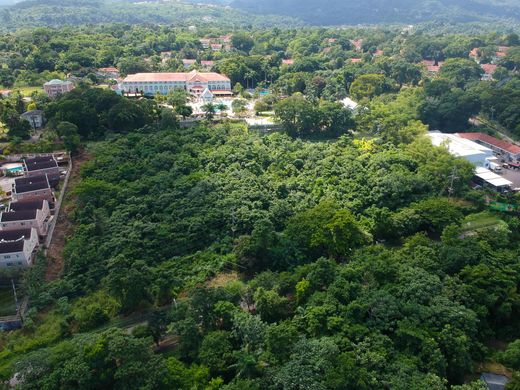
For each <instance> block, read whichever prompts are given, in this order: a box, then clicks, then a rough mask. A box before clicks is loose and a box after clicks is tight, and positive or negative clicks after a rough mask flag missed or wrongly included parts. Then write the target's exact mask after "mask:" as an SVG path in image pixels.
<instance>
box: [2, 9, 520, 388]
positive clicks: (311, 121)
mask: <svg viewBox="0 0 520 390" xmlns="http://www.w3.org/2000/svg"><path fill="white" fill-rule="evenodd" d="M37 4H40V3H39V2H33V3H30V4H29V3H25V5H24V4H23V3H22V4H21V5H20V6H19V8H18V9H20V10H23V9H24V7H26V8H25V9H26V10H28V11H27V12H32V11H30V10H31V9H32V7H33V6H34V5H37ZM82 4H83V5H86V6H87V7H90V6H91V5H92V4H93V3H92V2H90V1H85V2H84V3H82ZM40 5H41V4H40ZM164 5H165V4H151V5H145V6H150V7H155V6H157V7H162V6H164ZM174 5H178V6H179V7H184V5H182V4H177V3H175V4H174ZM46 6H49V5H48V4H47V5H46ZM132 6H133V5H132ZM135 6H139V5H137V4H136V5H135ZM190 7H191V6H190ZM190 9H193V8H190ZM21 12H22V11H21ZM23 12H25V11H23ZM102 12H103V11H101V13H100V14H101V15H102ZM190 12H191V11H190ZM216 12H217V11H216ZM218 12H220V11H218ZM230 12H235V11H230ZM42 15H43V14H42ZM471 31H473V30H471ZM227 34H229V35H231V37H230V40H231V45H232V46H233V48H230V49H229V50H223V51H213V50H211V48H204V46H203V45H202V43H201V42H200V39H201V38H205V37H210V38H212V39H221V37H222V36H224V35H227ZM356 44H358V45H360V47H359V48H356V46H355V45H356ZM504 47H507V50H506V49H504ZM475 48H477V49H478V50H477V52H478V56H479V58H478V59H477V60H478V61H479V62H480V64H479V63H477V61H476V60H475V59H473V58H470V57H469V53H470V51H473V49H475ZM501 48H502V49H501ZM499 50H504V51H502V52H499ZM519 50H520V38H519V37H518V35H517V34H514V33H487V32H485V31H478V32H477V33H475V32H471V33H469V32H467V31H466V30H464V31H459V32H457V33H446V34H442V33H437V32H436V31H435V30H433V29H432V28H429V29H423V27H421V28H419V29H411V30H409V31H403V28H402V27H377V28H375V27H374V28H341V29H324V28H323V29H321V28H300V29H289V28H284V29H280V28H273V29H264V28H256V27H251V28H247V29H239V28H235V29H233V28H229V29H228V28H224V27H222V28H217V27H213V26H211V25H209V26H206V27H201V28H198V29H196V30H195V29H189V28H183V27H172V26H169V25H133V24H132V23H127V24H109V25H90V26H75V27H73V26H65V27H60V28H48V27H45V28H31V29H19V30H17V31H13V32H9V33H5V34H2V35H1V36H0V56H1V58H2V66H1V68H0V84H1V86H2V89H4V88H6V89H11V90H12V93H11V94H10V96H8V97H5V98H1V99H0V122H1V125H2V126H4V127H5V129H6V132H5V134H3V136H4V137H5V140H6V141H7V142H8V143H6V145H4V147H3V149H4V153H6V154H7V153H8V152H9V151H10V150H20V149H21V148H23V147H25V148H27V149H25V150H30V151H41V150H53V148H54V147H56V145H58V147H61V146H62V145H63V147H65V148H66V149H67V150H69V151H71V153H73V156H74V159H75V164H76V162H77V165H75V166H76V167H81V169H79V172H78V174H77V175H76V173H75V174H74V175H73V177H72V181H71V187H70V188H69V190H68V191H67V193H66V203H65V205H64V208H63V210H65V212H66V214H64V215H62V217H66V224H67V226H68V227H69V228H70V231H69V233H68V235H67V239H66V243H65V247H64V249H63V262H64V264H63V269H62V272H61V273H60V274H59V277H58V278H49V277H48V273H47V267H48V265H49V264H50V263H48V262H50V260H49V259H46V258H45V257H44V256H40V257H39V258H38V261H36V263H35V265H34V266H33V267H32V268H30V269H28V270H27V272H25V273H24V274H23V276H22V277H21V283H20V285H19V293H20V294H21V295H27V296H29V298H30V310H29V312H28V313H27V316H26V318H25V320H24V325H23V328H22V329H20V330H17V331H13V332H2V333H0V378H1V379H2V380H8V379H9V378H12V377H13V375H14V374H15V373H16V374H17V375H16V377H15V378H16V379H17V380H19V381H20V386H19V387H20V388H21V389H57V388H64V389H69V388H74V389H107V388H113V389H134V388H135V389H143V388H146V389H181V390H193V389H204V390H208V389H215V390H216V389H223V390H232V389H234V390H242V389H253V390H254V389H258V390H260V389H262V390H263V389H267V390H285V389H289V390H345V389H346V390H349V389H353V390H354V389H356V390H358V389H361V390H364V389H367V390H368V389H370V390H372V389H376V390H379V389H381V390H384V389H398V390H400V389H402V390H408V389H425V388H430V389H433V390H445V389H450V390H476V389H479V390H480V389H482V385H481V384H479V383H476V382H475V383H472V382H473V380H474V379H475V374H476V372H477V371H478V372H480V371H481V370H482V367H483V366H485V367H494V368H496V367H499V368H500V369H502V370H504V371H505V372H506V373H508V374H510V375H511V376H512V378H513V380H512V382H511V385H510V387H509V388H510V389H515V388H518V386H519V383H520V374H519V372H520V323H519V319H520V296H519V293H518V291H519V290H518V288H519V285H520V263H519V253H520V219H519V218H518V216H517V215H515V214H509V213H499V212H494V211H490V209H489V205H488V202H487V201H488V200H490V199H493V200H497V201H500V202H503V203H507V204H511V205H512V206H518V205H519V204H520V198H519V195H518V194H516V195H515V194H513V193H508V194H504V195H498V194H495V193H492V192H488V191H486V190H483V189H480V190H478V189H473V187H472V186H471V179H472V176H473V170H474V167H473V166H472V165H471V164H470V163H468V162H467V161H465V160H464V159H459V158H455V157H453V156H452V155H451V154H450V153H448V151H447V150H446V148H444V147H440V148H438V147H433V146H432V145H431V143H430V141H429V139H428V137H427V136H426V132H427V131H428V130H429V129H440V130H443V131H448V132H460V131H465V130H468V129H469V127H470V126H471V123H470V119H472V118H473V119H475V118H480V120H482V121H486V122H489V123H490V125H489V126H493V127H492V128H491V127H489V128H488V127H485V126H482V127H481V129H480V130H481V131H487V132H496V131H497V130H496V129H497V128H498V129H499V130H500V131H504V132H506V131H507V133H508V134H509V135H510V136H512V137H519V136H520V116H519V114H518V113H519V112H520V110H519V102H520V100H519V98H518V97H519V96H520V81H519V73H518V69H520V55H519V53H520V51H519ZM497 53H502V54H501V56H500V58H499V56H498V55H497ZM183 59H195V60H197V63H196V64H195V65H193V66H190V68H186V67H185V65H184V64H183V62H182V60H183ZM287 59H292V60H293V61H292V62H289V63H287V62H286V63H285V64H284V63H283V60H287ZM207 60H210V61H213V65H212V68H211V70H213V71H216V72H220V73H222V74H225V75H227V76H228V77H229V78H230V79H231V81H232V85H233V90H234V92H235V93H236V95H240V98H238V99H236V100H235V101H234V102H233V104H232V107H233V109H236V110H237V111H243V110H246V108H245V107H246V106H247V105H249V104H250V103H251V104H250V105H251V106H252V105H254V108H253V109H251V110H250V113H249V114H250V115H251V116H254V117H258V116H260V115H269V116H272V118H274V120H275V121H276V122H277V123H276V124H277V125H278V127H279V128H280V131H277V132H272V133H267V134H264V133H257V132H255V131H253V130H250V129H248V127H247V126H246V124H245V123H244V122H243V121H242V120H241V119H240V117H234V118H233V119H229V118H228V117H226V116H222V115H221V116H219V117H218V118H215V116H216V108H215V107H214V106H210V108H211V110H210V109H208V110H207V112H205V120H203V121H201V122H198V123H197V124H193V125H192V126H190V127H184V126H181V121H184V120H185V119H186V118H189V117H190V116H191V115H192V109H191V107H190V106H188V100H189V99H188V96H187V94H186V93H185V92H179V91H176V92H171V93H169V94H167V95H164V96H163V95H156V96H148V97H144V96H137V97H134V96H132V97H128V96H124V95H121V94H117V93H116V92H114V90H112V87H114V86H115V84H116V82H115V81H114V80H113V79H110V78H108V77H106V76H103V75H102V74H100V72H99V69H98V68H101V67H111V66H116V67H117V68H118V69H119V71H120V73H121V75H122V76H125V75H127V74H131V73H135V72H165V71H170V72H171V71H187V70H191V69H201V68H200V66H199V64H200V63H201V61H207ZM425 60H426V61H430V63H433V64H435V63H437V64H439V63H442V64H443V65H442V67H439V69H437V70H438V71H437V72H430V71H428V69H427V68H426V66H425V65H424V63H423V61H425ZM481 64H482V65H486V66H489V65H496V68H495V73H494V74H493V79H492V80H482V78H483V74H484V70H483V68H482V67H481V66H480V65H481ZM52 78H63V79H66V78H68V79H70V80H74V82H75V84H76V85H75V89H74V90H73V91H71V92H69V93H66V94H63V95H60V96H57V97H53V98H50V97H48V96H46V95H45V94H43V93H42V92H39V91H38V90H41V86H42V84H43V83H44V82H45V81H48V80H49V79H52ZM35 89H36V91H34V90H35ZM27 90H29V91H31V90H32V91H33V92H27ZM266 92H268V93H267V94H266ZM261 93H263V94H261ZM346 97H349V98H351V99H354V100H356V101H357V102H358V103H359V105H358V108H357V109H355V110H351V109H349V108H347V107H345V105H344V104H343V103H342V101H343V99H344V98H346ZM33 109H40V110H42V111H43V113H44V115H45V117H46V119H47V123H46V127H45V129H43V130H42V131H41V138H40V140H38V141H37V142H34V139H33V140H31V141H29V142H23V141H22V139H28V138H29V137H30V135H31V133H30V126H29V124H28V123H27V122H26V121H23V120H21V119H20V114H22V113H23V112H25V111H26V110H33ZM257 113H258V114H259V115H258V116H257V115H256V114H257ZM183 125H185V126H186V125H187V123H183ZM22 150H23V149H22ZM497 347H499V348H497ZM499 349H500V350H499ZM487 364H489V365H487ZM499 364H500V365H499ZM463 383H465V385H463V386H461V387H459V385H462V384H463Z"/></svg>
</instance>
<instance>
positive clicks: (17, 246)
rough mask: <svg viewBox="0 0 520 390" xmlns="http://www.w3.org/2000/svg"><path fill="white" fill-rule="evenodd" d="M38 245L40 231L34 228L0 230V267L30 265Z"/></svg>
mask: <svg viewBox="0 0 520 390" xmlns="http://www.w3.org/2000/svg"><path fill="white" fill-rule="evenodd" d="M38 246H39V240H38V232H37V231H36V229H34V228H27V229H19V230H2V231H0V268H7V267H29V266H30V265H32V264H33V261H34V258H35V257H36V253H37V252H38Z"/></svg>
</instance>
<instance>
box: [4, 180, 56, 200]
mask: <svg viewBox="0 0 520 390" xmlns="http://www.w3.org/2000/svg"><path fill="white" fill-rule="evenodd" d="M12 198H13V200H14V201H17V202H21V201H29V200H35V199H40V198H43V199H45V200H47V202H49V203H54V194H53V193H52V189H51V185H50V183H49V179H48V176H47V175H41V176H36V177H33V178H30V177H29V178H21V179H15V182H14V184H13V189H12Z"/></svg>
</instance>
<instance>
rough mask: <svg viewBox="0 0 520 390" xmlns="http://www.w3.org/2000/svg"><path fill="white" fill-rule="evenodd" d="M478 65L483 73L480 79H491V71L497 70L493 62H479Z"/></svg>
mask: <svg viewBox="0 0 520 390" xmlns="http://www.w3.org/2000/svg"><path fill="white" fill-rule="evenodd" d="M480 67H481V68H482V70H483V71H484V75H483V76H482V80H492V79H493V73H495V71H496V70H497V65H495V64H481V65H480Z"/></svg>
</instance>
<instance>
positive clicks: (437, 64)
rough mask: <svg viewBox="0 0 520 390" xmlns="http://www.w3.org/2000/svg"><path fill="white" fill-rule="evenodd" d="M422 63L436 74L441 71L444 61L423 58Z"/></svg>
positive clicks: (431, 72) (429, 71) (430, 71)
mask: <svg viewBox="0 0 520 390" xmlns="http://www.w3.org/2000/svg"><path fill="white" fill-rule="evenodd" d="M422 64H423V65H424V66H425V67H426V70H427V71H428V73H430V74H432V75H434V74H437V73H439V71H440V70H441V67H442V65H443V64H444V62H442V61H435V60H423V61H422Z"/></svg>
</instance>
